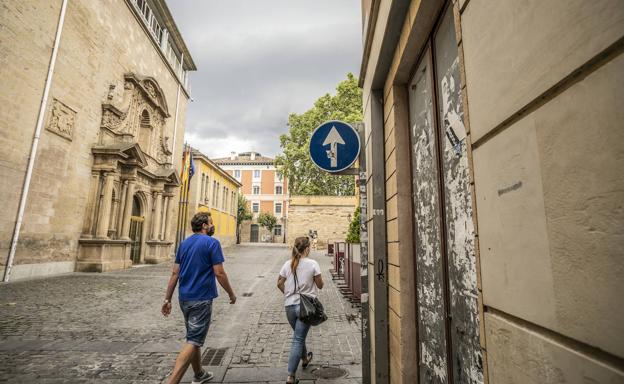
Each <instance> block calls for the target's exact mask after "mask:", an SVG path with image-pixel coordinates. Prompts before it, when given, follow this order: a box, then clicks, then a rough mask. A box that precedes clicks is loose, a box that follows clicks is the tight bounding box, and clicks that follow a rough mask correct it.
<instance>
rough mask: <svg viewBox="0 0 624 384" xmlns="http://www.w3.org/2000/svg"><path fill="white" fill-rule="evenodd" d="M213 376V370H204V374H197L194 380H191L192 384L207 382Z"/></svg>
mask: <svg viewBox="0 0 624 384" xmlns="http://www.w3.org/2000/svg"><path fill="white" fill-rule="evenodd" d="M213 377H214V375H213V374H212V372H209V371H204V373H202V375H201V376H200V377H197V376H195V377H194V378H193V381H191V384H203V383H207V382H209V381H210V380H212V378H213Z"/></svg>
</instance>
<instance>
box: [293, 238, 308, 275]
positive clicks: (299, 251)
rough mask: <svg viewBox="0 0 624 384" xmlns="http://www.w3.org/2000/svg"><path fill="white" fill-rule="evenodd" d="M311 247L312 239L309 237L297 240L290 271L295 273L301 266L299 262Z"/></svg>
mask: <svg viewBox="0 0 624 384" xmlns="http://www.w3.org/2000/svg"><path fill="white" fill-rule="evenodd" d="M309 247H310V239H308V238H307V237H297V238H296V239H295V245H294V246H293V250H292V257H291V258H290V271H291V272H292V273H295V271H296V270H297V267H298V266H299V260H300V259H301V257H302V256H303V255H304V253H305V252H306V250H307V249H308V248H309Z"/></svg>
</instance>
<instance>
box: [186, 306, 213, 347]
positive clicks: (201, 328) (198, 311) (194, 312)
mask: <svg viewBox="0 0 624 384" xmlns="http://www.w3.org/2000/svg"><path fill="white" fill-rule="evenodd" d="M180 309H182V314H183V315H184V324H185V325H186V342H187V343H189V344H193V345H196V346H198V347H202V346H203V345H204V341H205V340H206V334H207V333H208V328H209V327H210V318H211V317H212V300H198V301H180Z"/></svg>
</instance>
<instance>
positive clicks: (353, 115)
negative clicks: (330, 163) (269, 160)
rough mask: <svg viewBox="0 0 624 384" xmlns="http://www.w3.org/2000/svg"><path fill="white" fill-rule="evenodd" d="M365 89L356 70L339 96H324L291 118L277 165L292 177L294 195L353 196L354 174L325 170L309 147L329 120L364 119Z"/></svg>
mask: <svg viewBox="0 0 624 384" xmlns="http://www.w3.org/2000/svg"><path fill="white" fill-rule="evenodd" d="M362 119H363V116H362V90H361V89H360V88H359V87H358V82H357V79H356V78H355V76H353V74H352V73H349V74H347V78H346V80H343V81H341V82H340V83H339V84H338V86H337V87H336V95H334V96H332V95H330V94H325V95H323V96H321V97H320V98H319V99H318V100H316V102H315V103H314V106H313V107H312V108H311V109H309V110H308V111H306V112H304V113H302V114H300V115H298V114H296V113H292V114H290V116H289V117H288V126H289V131H288V133H287V134H284V135H281V136H280V146H281V147H282V148H283V154H281V155H278V156H277V157H276V159H275V164H276V166H277V169H278V171H279V172H281V173H282V174H283V175H284V177H286V179H287V180H288V188H289V190H290V193H291V194H293V195H330V196H334V195H340V196H344V195H353V194H354V193H355V177H354V176H332V175H330V174H328V173H327V172H324V171H321V170H320V169H319V168H318V167H317V166H316V165H314V163H312V160H311V159H310V155H309V153H308V146H309V144H310V136H311V135H312V132H313V131H314V129H315V128H316V127H318V126H319V125H320V124H321V123H323V122H325V121H327V120H341V121H344V122H346V123H351V124H352V123H356V122H359V121H362Z"/></svg>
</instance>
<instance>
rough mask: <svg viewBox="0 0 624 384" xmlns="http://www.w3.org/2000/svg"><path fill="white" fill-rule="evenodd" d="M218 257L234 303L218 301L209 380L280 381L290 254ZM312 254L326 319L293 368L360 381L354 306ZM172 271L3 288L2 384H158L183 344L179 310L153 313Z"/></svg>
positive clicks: (163, 268)
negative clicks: (302, 365)
mask: <svg viewBox="0 0 624 384" xmlns="http://www.w3.org/2000/svg"><path fill="white" fill-rule="evenodd" d="M225 253H226V263H225V267H226V270H227V272H228V275H229V276H230V280H231V282H232V284H233V286H234V289H235V291H236V294H237V297H238V302H237V303H236V305H234V306H231V305H229V303H228V301H227V298H224V297H223V296H227V295H225V294H224V293H223V292H222V293H221V297H220V298H218V299H217V300H216V301H215V304H214V306H213V323H212V326H211V329H210V331H209V333H208V338H207V341H206V345H205V350H204V363H205V364H206V365H210V367H209V370H211V371H213V372H214V373H215V379H214V380H213V382H227V383H267V382H280V383H281V382H284V379H285V377H286V362H287V359H288V352H289V348H290V337H291V335H292V331H291V329H290V327H289V325H288V324H287V322H286V317H285V315H284V311H283V299H282V296H281V293H280V292H279V291H278V290H277V288H276V287H275V283H276V280H277V274H278V272H279V268H280V267H281V265H282V263H283V262H284V261H285V260H286V259H287V258H288V256H289V250H288V249H287V248H283V247H263V246H256V247H252V246H243V247H233V248H229V249H226V250H225ZM312 257H313V258H315V259H316V260H318V261H319V263H320V264H321V268H322V270H323V277H324V279H325V281H326V286H325V289H323V291H322V293H321V296H320V299H321V301H322V302H323V304H324V305H325V307H326V310H327V312H328V316H329V320H328V321H327V322H325V323H324V324H322V325H321V326H319V327H314V328H312V330H311V331H310V334H309V336H308V348H309V349H310V350H312V351H314V362H313V364H311V365H310V366H309V367H308V368H307V369H306V370H305V371H301V370H300V371H299V374H300V378H301V379H302V380H301V383H302V384H303V383H314V382H316V383H321V382H323V380H322V379H318V378H316V376H315V370H316V369H318V368H320V367H322V366H332V367H338V366H340V367H342V368H344V369H346V370H347V371H348V373H349V374H348V376H347V378H343V379H338V380H330V381H328V382H350V383H356V382H360V378H361V368H360V362H361V339H360V321H359V309H358V308H352V307H351V304H350V303H349V302H347V301H346V300H344V299H343V298H342V296H341V295H340V293H339V291H338V290H337V288H336V286H335V285H334V283H332V281H331V275H330V274H329V272H328V270H329V268H331V264H330V258H328V257H325V256H324V255H322V254H321V253H320V252H317V253H316V254H314V255H313V256H312ZM169 270H170V265H157V266H141V267H137V268H132V269H130V270H126V271H119V272H114V273H103V274H83V273H75V274H70V275H65V276H60V277H54V278H48V279H39V280H30V281H21V282H16V283H9V284H5V285H2V286H0V381H3V382H4V381H6V382H12V383H24V382H29V381H31V380H37V382H42V383H130V382H133V383H135V382H136V383H160V382H163V380H164V379H165V378H166V377H167V375H168V374H169V372H170V370H171V368H172V367H173V363H174V360H175V357H176V354H177V352H178V350H179V348H180V347H181V345H182V343H183V340H184V326H183V320H182V316H181V312H180V310H179V309H178V307H177V305H174V310H173V313H172V316H170V317H169V318H164V317H163V316H162V315H161V314H160V305H161V303H162V299H163V297H164V291H165V288H166V282H167V279H168V277H169ZM174 303H175V302H174ZM353 314H356V316H355V320H352V319H353V316H350V315H353ZM217 349H218V350H217ZM190 371H191V370H190V369H189V372H188V373H190ZM187 378H189V380H188V381H190V376H189V375H188V374H187Z"/></svg>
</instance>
